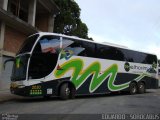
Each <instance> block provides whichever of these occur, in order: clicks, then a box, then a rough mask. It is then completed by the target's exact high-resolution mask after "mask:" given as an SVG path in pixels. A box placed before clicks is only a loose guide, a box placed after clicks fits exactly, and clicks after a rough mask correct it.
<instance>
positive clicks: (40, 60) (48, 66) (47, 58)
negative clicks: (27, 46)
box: [28, 35, 60, 79]
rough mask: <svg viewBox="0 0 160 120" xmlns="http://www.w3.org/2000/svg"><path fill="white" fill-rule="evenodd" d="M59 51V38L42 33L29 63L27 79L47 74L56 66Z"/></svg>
mask: <svg viewBox="0 0 160 120" xmlns="http://www.w3.org/2000/svg"><path fill="white" fill-rule="evenodd" d="M59 52H60V38H59V37H58V36H53V35H44V36H42V37H41V38H40V39H39V41H38V42H37V43H36V45H35V48H34V50H33V53H32V55H31V59H30V63H29V71H28V75H29V77H28V78H29V79H40V78H43V77H45V76H47V75H49V74H50V73H51V72H52V71H53V70H54V68H55V67H56V64H57V61H58V55H59Z"/></svg>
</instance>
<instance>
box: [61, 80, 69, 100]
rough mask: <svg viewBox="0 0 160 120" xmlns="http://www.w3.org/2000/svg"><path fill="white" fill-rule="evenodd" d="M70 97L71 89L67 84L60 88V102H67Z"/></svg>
mask: <svg viewBox="0 0 160 120" xmlns="http://www.w3.org/2000/svg"><path fill="white" fill-rule="evenodd" d="M70 95H71V89H70V87H69V85H68V84H67V83H65V84H63V85H62V86H61V87H60V98H61V99H62V100H67V99H68V98H69V97H70Z"/></svg>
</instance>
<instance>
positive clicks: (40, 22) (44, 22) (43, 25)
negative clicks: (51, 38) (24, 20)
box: [35, 14, 49, 32]
mask: <svg viewBox="0 0 160 120" xmlns="http://www.w3.org/2000/svg"><path fill="white" fill-rule="evenodd" d="M48 24H49V15H44V14H43V15H40V16H36V23H35V26H36V27H37V28H38V29H39V30H40V31H43V32H47V31H48Z"/></svg>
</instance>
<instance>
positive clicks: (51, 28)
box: [48, 15, 55, 32]
mask: <svg viewBox="0 0 160 120" xmlns="http://www.w3.org/2000/svg"><path fill="white" fill-rule="evenodd" d="M54 19H55V18H54V15H50V17H49V22H48V23H49V24H48V32H53V29H54Z"/></svg>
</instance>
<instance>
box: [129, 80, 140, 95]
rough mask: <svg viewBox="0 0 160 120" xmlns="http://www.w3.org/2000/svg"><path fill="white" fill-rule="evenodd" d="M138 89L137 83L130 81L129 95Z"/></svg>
mask: <svg viewBox="0 0 160 120" xmlns="http://www.w3.org/2000/svg"><path fill="white" fill-rule="evenodd" d="M137 91H138V88H137V84H136V83H135V82H132V83H130V85H129V93H130V94H131V95H133V94H136V93H137Z"/></svg>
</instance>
